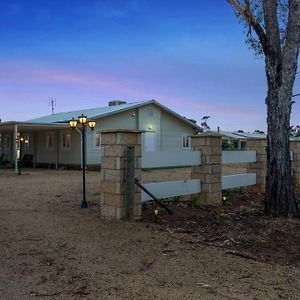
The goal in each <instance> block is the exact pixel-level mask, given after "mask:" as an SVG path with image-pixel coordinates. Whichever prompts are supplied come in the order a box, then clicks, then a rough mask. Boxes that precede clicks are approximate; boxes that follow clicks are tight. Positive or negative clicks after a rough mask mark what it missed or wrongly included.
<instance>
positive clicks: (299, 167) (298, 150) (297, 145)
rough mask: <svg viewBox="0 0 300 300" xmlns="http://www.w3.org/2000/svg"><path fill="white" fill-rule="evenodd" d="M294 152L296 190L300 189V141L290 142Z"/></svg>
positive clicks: (293, 163)
mask: <svg viewBox="0 0 300 300" xmlns="http://www.w3.org/2000/svg"><path fill="white" fill-rule="evenodd" d="M290 149H291V151H292V169H293V182H294V187H295V188H300V141H290Z"/></svg>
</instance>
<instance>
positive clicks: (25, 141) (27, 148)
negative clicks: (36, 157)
mask: <svg viewBox="0 0 300 300" xmlns="http://www.w3.org/2000/svg"><path fill="white" fill-rule="evenodd" d="M22 136H23V138H24V145H23V149H24V150H29V147H30V140H29V134H28V133H25V134H23V135H22Z"/></svg>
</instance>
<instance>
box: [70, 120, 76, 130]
mask: <svg viewBox="0 0 300 300" xmlns="http://www.w3.org/2000/svg"><path fill="white" fill-rule="evenodd" d="M69 125H70V127H71V128H72V129H75V128H76V126H77V120H75V119H74V118H72V120H71V121H70V122H69Z"/></svg>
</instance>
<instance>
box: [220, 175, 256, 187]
mask: <svg viewBox="0 0 300 300" xmlns="http://www.w3.org/2000/svg"><path fill="white" fill-rule="evenodd" d="M254 184H256V173H245V174H236V175H226V176H222V190H224V189H233V188H237V187H242V186H248V185H254Z"/></svg>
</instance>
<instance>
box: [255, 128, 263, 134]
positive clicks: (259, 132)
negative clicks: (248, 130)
mask: <svg viewBox="0 0 300 300" xmlns="http://www.w3.org/2000/svg"><path fill="white" fill-rule="evenodd" d="M254 133H258V134H264V133H265V132H264V131H262V130H259V129H256V130H254Z"/></svg>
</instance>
